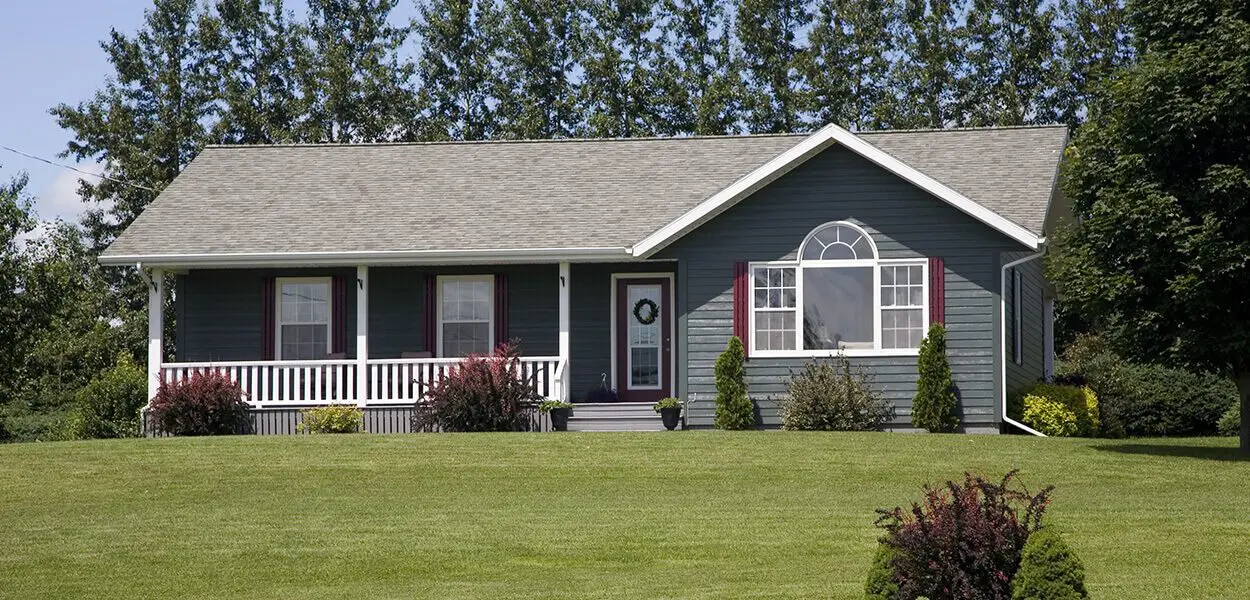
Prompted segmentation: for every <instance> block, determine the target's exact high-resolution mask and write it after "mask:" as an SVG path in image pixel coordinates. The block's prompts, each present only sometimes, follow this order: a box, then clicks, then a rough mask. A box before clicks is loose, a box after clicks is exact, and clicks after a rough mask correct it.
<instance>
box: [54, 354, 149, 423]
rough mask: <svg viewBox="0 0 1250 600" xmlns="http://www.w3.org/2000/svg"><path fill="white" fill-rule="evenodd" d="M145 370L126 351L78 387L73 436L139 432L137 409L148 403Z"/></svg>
mask: <svg viewBox="0 0 1250 600" xmlns="http://www.w3.org/2000/svg"><path fill="white" fill-rule="evenodd" d="M147 396H148V378H147V373H146V372H145V371H144V370H143V369H141V368H140V367H139V366H138V365H136V364H135V362H134V360H132V359H131V358H130V356H129V355H128V354H122V355H121V356H119V357H118V358H117V364H115V365H114V366H113V368H112V369H109V370H108V371H105V372H103V373H101V374H99V375H96V377H95V378H93V379H92V380H91V381H90V382H89V383H87V385H86V386H85V387H83V388H82V389H81V390H79V391H78V395H77V397H76V398H75V402H74V409H75V411H76V412H77V414H76V416H75V417H74V418H73V419H72V421H71V422H72V424H73V425H72V427H71V428H72V432H71V435H72V436H73V437H75V438H123V437H135V436H138V435H139V433H140V427H139V411H140V410H141V409H142V408H143V405H144V404H145V403H147Z"/></svg>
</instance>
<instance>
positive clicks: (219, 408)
mask: <svg viewBox="0 0 1250 600" xmlns="http://www.w3.org/2000/svg"><path fill="white" fill-rule="evenodd" d="M150 411H151V415H152V421H153V423H155V424H156V427H157V429H159V430H160V431H161V432H162V433H167V434H169V435H231V434H236V433H245V432H246V431H247V429H248V426H249V425H250V424H251V418H250V411H249V408H248V405H247V402H244V401H243V390H242V389H240V388H239V384H237V383H235V382H234V381H231V380H230V377H229V376H228V375H226V374H225V373H222V372H220V371H216V370H210V371H197V372H195V373H192V374H191V376H190V377H188V378H186V379H182V380H179V381H174V382H165V383H162V384H161V387H160V389H159V390H157V392H156V397H155V398H153V399H152V404H151V406H150Z"/></svg>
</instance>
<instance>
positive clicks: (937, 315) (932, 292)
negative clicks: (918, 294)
mask: <svg viewBox="0 0 1250 600" xmlns="http://www.w3.org/2000/svg"><path fill="white" fill-rule="evenodd" d="M929 322H930V323H943V324H945V323H946V262H945V261H943V260H942V259H940V258H937V257H930V258H929Z"/></svg>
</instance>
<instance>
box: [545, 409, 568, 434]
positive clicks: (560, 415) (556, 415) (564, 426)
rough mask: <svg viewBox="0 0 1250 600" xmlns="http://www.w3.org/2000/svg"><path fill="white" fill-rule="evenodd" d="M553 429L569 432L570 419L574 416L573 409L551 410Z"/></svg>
mask: <svg viewBox="0 0 1250 600" xmlns="http://www.w3.org/2000/svg"><path fill="white" fill-rule="evenodd" d="M550 414H551V428H552V429H554V430H555V431H568V430H569V417H571V416H573V409H571V408H553V409H551V413H550Z"/></svg>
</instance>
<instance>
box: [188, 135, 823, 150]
mask: <svg viewBox="0 0 1250 600" xmlns="http://www.w3.org/2000/svg"><path fill="white" fill-rule="evenodd" d="M812 133H813V132H797V133H740V134H724V135H682V136H676V135H673V136H659V135H657V136H645V137H602V138H592V137H580V138H548V139H541V138H525V139H512V140H440V141H426V142H349V143H334V142H300V143H279V144H205V146H204V147H205V148H375V147H376V148H384V147H390V146H471V145H496V144H498V145H503V144H553V143H560V144H564V143H578V142H657V141H659V142H677V141H700V140H726V139H729V140H738V139H758V138H782V137H807V136H809V135H811V134H812Z"/></svg>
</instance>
